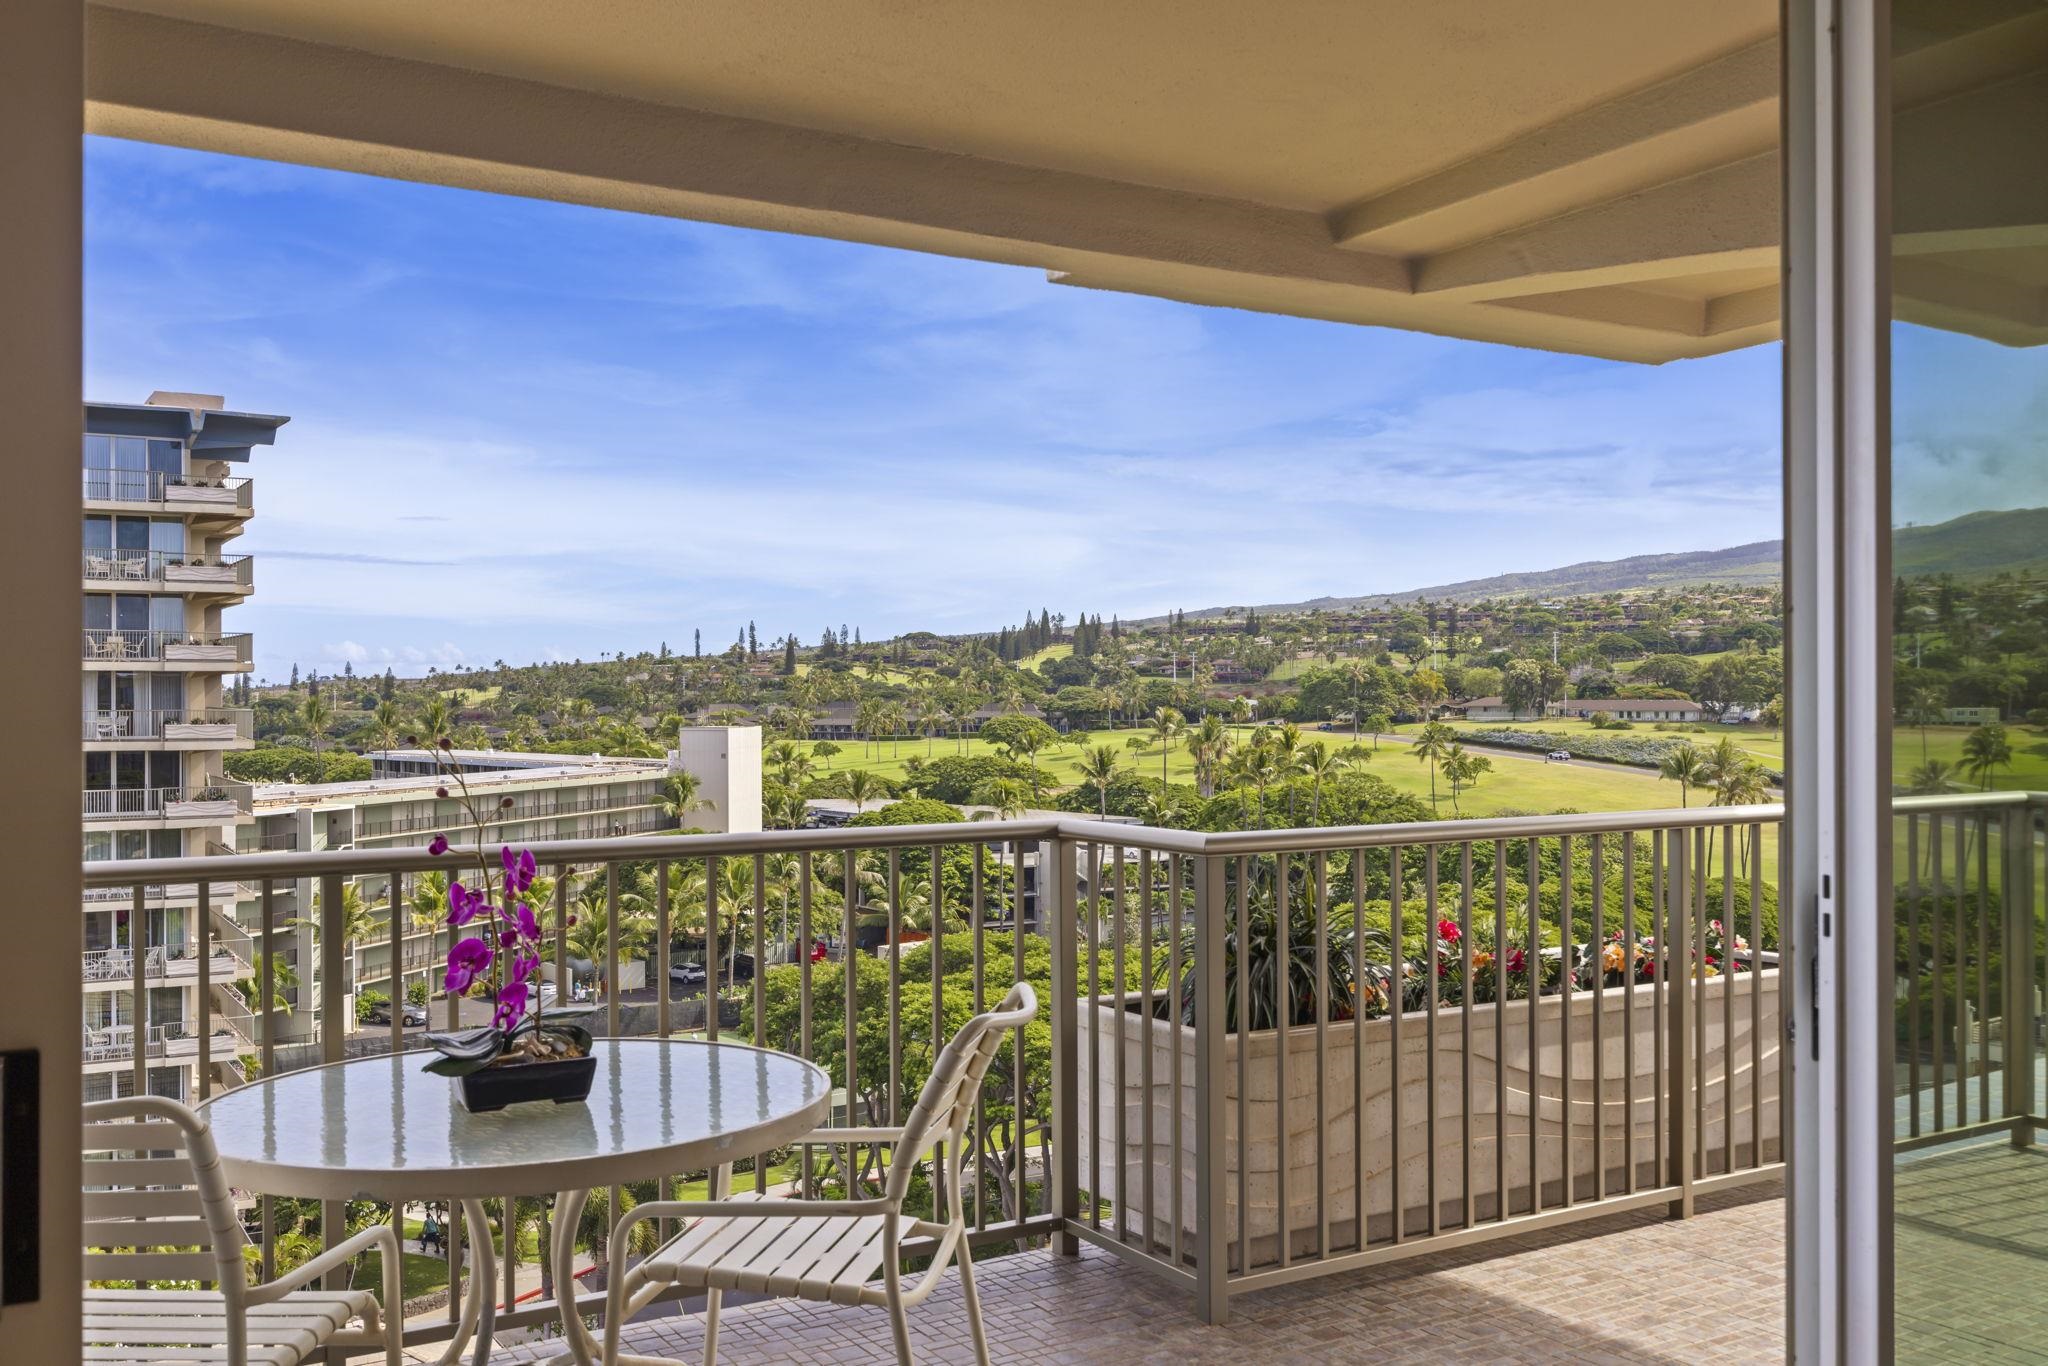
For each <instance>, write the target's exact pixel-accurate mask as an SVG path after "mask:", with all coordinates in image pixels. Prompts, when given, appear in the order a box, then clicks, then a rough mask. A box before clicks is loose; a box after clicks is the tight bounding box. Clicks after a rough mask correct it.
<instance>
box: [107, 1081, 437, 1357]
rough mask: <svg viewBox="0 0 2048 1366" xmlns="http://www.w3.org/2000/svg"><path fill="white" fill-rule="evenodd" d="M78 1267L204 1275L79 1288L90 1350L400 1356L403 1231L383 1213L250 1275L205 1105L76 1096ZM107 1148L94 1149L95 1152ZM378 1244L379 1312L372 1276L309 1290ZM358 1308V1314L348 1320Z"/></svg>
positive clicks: (131, 1275) (112, 1272) (129, 1273)
mask: <svg viewBox="0 0 2048 1366" xmlns="http://www.w3.org/2000/svg"><path fill="white" fill-rule="evenodd" d="M84 1118H85V1126H84V1139H83V1150H84V1152H85V1155H86V1162H85V1181H86V1187H85V1208H84V1218H85V1268H84V1269H85V1279H86V1282H87V1284H88V1286H90V1284H91V1282H93V1281H96V1280H97V1281H132V1282H134V1283H135V1284H136V1285H137V1286H142V1285H146V1284H147V1283H148V1282H150V1281H192V1282H198V1283H200V1284H202V1285H204V1284H206V1283H209V1282H210V1283H212V1285H213V1287H214V1288H213V1289H211V1290H206V1289H199V1290H147V1289H134V1290H95V1289H90V1288H88V1289H87V1290H86V1292H85V1331H84V1338H83V1342H84V1356H83V1359H84V1360H85V1361H109V1362H112V1361H119V1362H139V1361H149V1362H152V1363H163V1362H184V1363H200V1362H207V1363H225V1366H248V1363H252V1362H260V1363H263V1364H264V1366H297V1364H298V1363H299V1362H302V1361H304V1360H306V1358H307V1357H309V1356H311V1355H313V1354H315V1353H317V1352H319V1351H320V1350H321V1349H322V1348H325V1347H352V1348H354V1349H356V1350H357V1351H359V1352H360V1351H363V1350H366V1349H368V1350H375V1349H379V1348H381V1349H382V1350H383V1352H384V1360H385V1366H399V1362H400V1359H401V1357H400V1352H401V1345H402V1330H403V1319H402V1318H401V1317H400V1316H399V1314H398V1312H397V1309H396V1306H398V1305H399V1304H401V1303H402V1299H401V1292H400V1289H399V1287H400V1277H401V1265H400V1258H399V1248H398V1234H397V1231H396V1230H394V1229H393V1228H392V1227H391V1226H390V1225H389V1224H380V1225H379V1226H377V1227H376V1228H372V1229H366V1230H364V1231H363V1232H362V1233H359V1234H357V1235H356V1236H355V1237H353V1238H350V1239H349V1240H348V1241H346V1242H344V1243H341V1244H339V1245H337V1246H336V1247H334V1248H332V1249H330V1250H329V1251H327V1252H324V1253H322V1254H321V1255H320V1256H318V1257H315V1258H313V1259H312V1260H311V1261H308V1262H306V1263H304V1264H303V1265H301V1266H300V1267H298V1268H297V1269H296V1270H293V1271H289V1272H286V1273H285V1274H284V1275H282V1276H279V1277H278V1278H277V1279H276V1280H274V1281H266V1282H264V1283H263V1284H261V1285H250V1284H249V1283H248V1277H247V1275H246V1272H245V1266H246V1263H245V1262H244V1260H243V1257H242V1249H243V1248H244V1246H246V1244H247V1236H246V1235H245V1234H244V1233H243V1231H242V1225H241V1221H240V1219H239V1218H238V1217H237V1215H236V1213H235V1205H234V1198H233V1196H232V1195H231V1194H230V1192H229V1190H228V1184H227V1180H226V1178H225V1177H224V1176H223V1175H222V1173H221V1168H220V1158H219V1155H218V1154H217V1153H216V1152H215V1150H214V1146H213V1133H212V1131H211V1130H210V1129H208V1127H207V1124H206V1121H205V1119H203V1118H201V1117H200V1116H199V1115H198V1114H197V1113H196V1112H194V1111H192V1110H190V1109H188V1108H186V1107H185V1106H183V1105H180V1104H179V1103H178V1102H176V1101H174V1100H164V1099H162V1098H160V1097H156V1096H136V1097H131V1098H129V1099H126V1100H103V1101H97V1102H94V1103H93V1104H90V1105H87V1106H85V1107H84ZM101 1153H105V1154H109V1156H107V1157H105V1158H102V1159H99V1160H95V1155H96V1154H101ZM372 1248H374V1249H376V1250H377V1251H378V1252H380V1253H381V1254H382V1257H381V1260H382V1262H383V1271H384V1302H385V1303H386V1304H387V1305H391V1306H393V1314H392V1316H391V1317H390V1319H389V1321H388V1322H387V1321H386V1320H385V1319H384V1317H383V1315H381V1314H380V1313H379V1310H378V1307H377V1300H376V1297H375V1296H373V1295H372V1294H371V1293H370V1292H369V1291H367V1290H309V1289H305V1288H303V1287H306V1286H310V1285H312V1284H313V1282H315V1281H316V1280H318V1279H319V1278H320V1277H321V1276H323V1275H325V1274H326V1273H327V1272H329V1271H332V1270H334V1269H336V1268H338V1267H342V1266H345V1265H347V1264H348V1262H349V1260H350V1259H351V1258H353V1257H355V1256H357V1255H358V1254H359V1253H362V1252H366V1251H368V1250H370V1249H372ZM355 1319H360V1320H361V1326H360V1327H358V1328H351V1327H349V1323H350V1321H351V1320H355Z"/></svg>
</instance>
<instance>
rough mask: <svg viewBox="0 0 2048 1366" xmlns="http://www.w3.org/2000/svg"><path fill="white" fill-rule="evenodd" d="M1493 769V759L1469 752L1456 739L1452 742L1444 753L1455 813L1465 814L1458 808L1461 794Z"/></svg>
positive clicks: (1445, 770) (1445, 768) (1446, 774)
mask: <svg viewBox="0 0 2048 1366" xmlns="http://www.w3.org/2000/svg"><path fill="white" fill-rule="evenodd" d="M1492 771H1493V760H1491V759H1489V758H1487V757H1486V756H1485V755H1483V754H1470V753H1467V752H1466V750H1465V747H1464V746H1463V745H1462V744H1459V743H1457V742H1456V741H1453V742H1452V743H1451V747H1450V749H1449V750H1448V751H1447V752H1446V753H1445V754H1444V777H1446V778H1448V779H1449V780H1450V784H1451V810H1452V812H1453V813H1455V814H1459V815H1462V814H1463V812H1461V811H1459V809H1458V796H1459V794H1460V793H1462V792H1463V791H1464V790H1465V789H1466V788H1468V787H1470V786H1472V785H1473V784H1474V783H1476V782H1478V781H1479V776H1480V775H1481V774H1483V773H1491V772H1492Z"/></svg>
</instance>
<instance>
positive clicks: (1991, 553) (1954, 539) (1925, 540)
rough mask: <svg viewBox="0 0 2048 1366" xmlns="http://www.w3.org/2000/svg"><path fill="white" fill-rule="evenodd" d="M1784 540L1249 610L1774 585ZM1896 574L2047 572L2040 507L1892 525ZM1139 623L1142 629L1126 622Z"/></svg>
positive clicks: (1206, 613) (1213, 611)
mask: <svg viewBox="0 0 2048 1366" xmlns="http://www.w3.org/2000/svg"><path fill="white" fill-rule="evenodd" d="M1784 549H1785V546H1784V542H1782V541H1752V542H1750V543H1749V544H1748V545H1737V546H1729V547H1727V548H1726V549H1724V550H1683V551H1676V552H1672V553H1669V554H1663V555H1631V556H1629V557H1628V558H1627V559H1622V560H1584V561H1581V562H1580V563H1578V564H1568V565H1564V566H1562V567H1561V568H1557V569H1538V570H1531V571H1528V572H1525V573H1518V574H1495V575H1493V576H1492V577H1490V578H1484V579H1464V580H1461V581H1459V582H1457V583H1439V584H1432V585H1430V586H1429V587H1427V588H1407V589H1402V590H1400V591H1399V592H1391V593H1360V594H1357V595H1354V596H1349V597H1322V598H1309V599H1307V600H1306V601H1302V602H1275V603H1256V604H1252V605H1253V606H1254V607H1255V608H1256V609H1257V611H1258V612H1260V613H1261V614H1262V615H1272V614H1279V615H1288V614H1291V613H1302V612H1313V611H1317V610H1323V611H1342V610H1345V609H1347V608H1355V607H1366V606H1372V605H1377V604H1380V603H1387V602H1417V601H1421V600H1423V599H1428V600H1429V601H1432V602H1453V601H1455V602H1477V601H1480V600H1481V599H1485V598H1508V597H1539V596H1540V597H1573V596H1581V595H1585V594H1591V593H1626V592H1639V591H1642V590H1645V589H1653V588H1688V587H1697V586H1699V585H1701V584H1707V583H1715V584H1726V585H1729V586H1731V587H1735V586H1743V585H1758V584H1775V583H1777V582H1778V581H1779V579H1780V577H1781V575H1782V572H1783V562H1784ZM1892 559H1893V566H1894V568H1895V569H1896V571H1897V572H1898V573H1899V574H1901V575H1904V576H1906V577H1908V578H1923V577H1927V576H1930V575H1935V574H1954V575H1956V576H1958V577H1964V578H1967V577H1970V576H1973V575H1979V574H1990V573H1995V572H1997V571H1999V570H2010V571H2013V572H2015V573H2018V572H2037V573H2038V572H2044V571H2048V508H2016V509H2012V510H2009V511H1998V512H1971V513H1966V514H1964V515H1963V516H1961V517H1956V518H1952V519H1951V520H1949V521H1946V522H1937V523H1933V524H1931V525H1928V526H1902V527H1899V528H1897V529H1896V530H1895V531H1894V532H1893V534H1892ZM1244 610H1245V609H1244V605H1243V604H1239V605H1236V606H1232V607H1207V608H1203V609H1202V610H1200V611H1190V612H1188V613H1187V615H1188V616H1190V617H1216V616H1223V615H1225V614H1231V613H1239V612H1242V611H1244ZM1135 624H1139V625H1142V624H1144V623H1143V622H1139V623H1135Z"/></svg>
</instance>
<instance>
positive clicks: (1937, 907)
mask: <svg viewBox="0 0 2048 1366" xmlns="http://www.w3.org/2000/svg"><path fill="white" fill-rule="evenodd" d="M1927 843H1928V849H1929V852H1930V853H1931V854H1932V855H1933V868H1932V872H1931V874H1930V876H1929V881H1930V883H1931V884H1932V886H1933V894H1932V895H1931V896H1930V897H1929V899H1928V907H1927V920H1928V924H1929V925H1931V926H1932V927H1933V931H1934V933H1933V939H1934V962H1933V971H1932V973H1931V974H1930V980H1931V981H1932V984H1933V996H1932V1004H1933V1007H1934V1019H1933V1027H1932V1028H1931V1029H1930V1030H1929V1031H1928V1042H1929V1043H1930V1044H1932V1045H1933V1047H1934V1132H1936V1133H1940V1132H1942V1130H1944V1129H1946V1128H1947V1127H1948V1114H1947V1109H1948V1107H1947V1106H1946V1105H1945V1104H1944V1103H1943V1099H1942V1093H1943V1091H1945V1090H1946V1089H1947V1086H1948V1072H1947V1067H1946V1065H1945V1062H1944V1056H1945V1050H1944V1049H1943V1048H1942V1040H1943V1039H1944V1038H1946V1037H1947V1033H1946V1030H1945V1029H1944V1027H1943V1023H1942V1021H1943V1011H1942V995H1943V993H1942V985H1941V974H1942V962H1941V931H1942V914H1941V897H1942V893H1943V892H1944V891H1946V890H1947V888H1948V875H1947V870H1946V869H1945V868H1944V867H1943V865H1942V846H1941V813H1940V812H1939V811H1933V812H1929V813H1928V819H1927Z"/></svg>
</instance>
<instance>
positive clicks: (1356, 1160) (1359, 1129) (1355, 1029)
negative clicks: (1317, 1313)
mask: <svg viewBox="0 0 2048 1366" xmlns="http://www.w3.org/2000/svg"><path fill="white" fill-rule="evenodd" d="M1365 903H1366V881H1365V849H1364V848H1363V846H1361V847H1359V848H1356V849H1353V850H1352V851H1351V994H1352V1001H1351V1161H1352V1165H1353V1166H1354V1167H1356V1168H1357V1170H1356V1172H1355V1173H1354V1174H1353V1177H1352V1185H1351V1208H1352V1211H1353V1213H1354V1215H1355V1217H1356V1219H1357V1223H1358V1250H1359V1251H1360V1252H1363V1251H1365V1249H1366V1246H1367V1245H1368V1244H1369V1243H1370V1242H1371V1236H1370V1224H1369V1221H1370V1219H1371V1205H1370V1203H1369V1202H1368V1200H1367V1199H1366V1196H1367V1185H1366V1178H1367V1173H1366V1161H1365V1102H1366V1095H1365V1020H1366V990H1367V980H1366V961H1365ZM1238 1165H1240V1166H1242V1165H1243V1162H1242V1160H1241V1159H1240V1161H1239V1164H1238Z"/></svg>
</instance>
